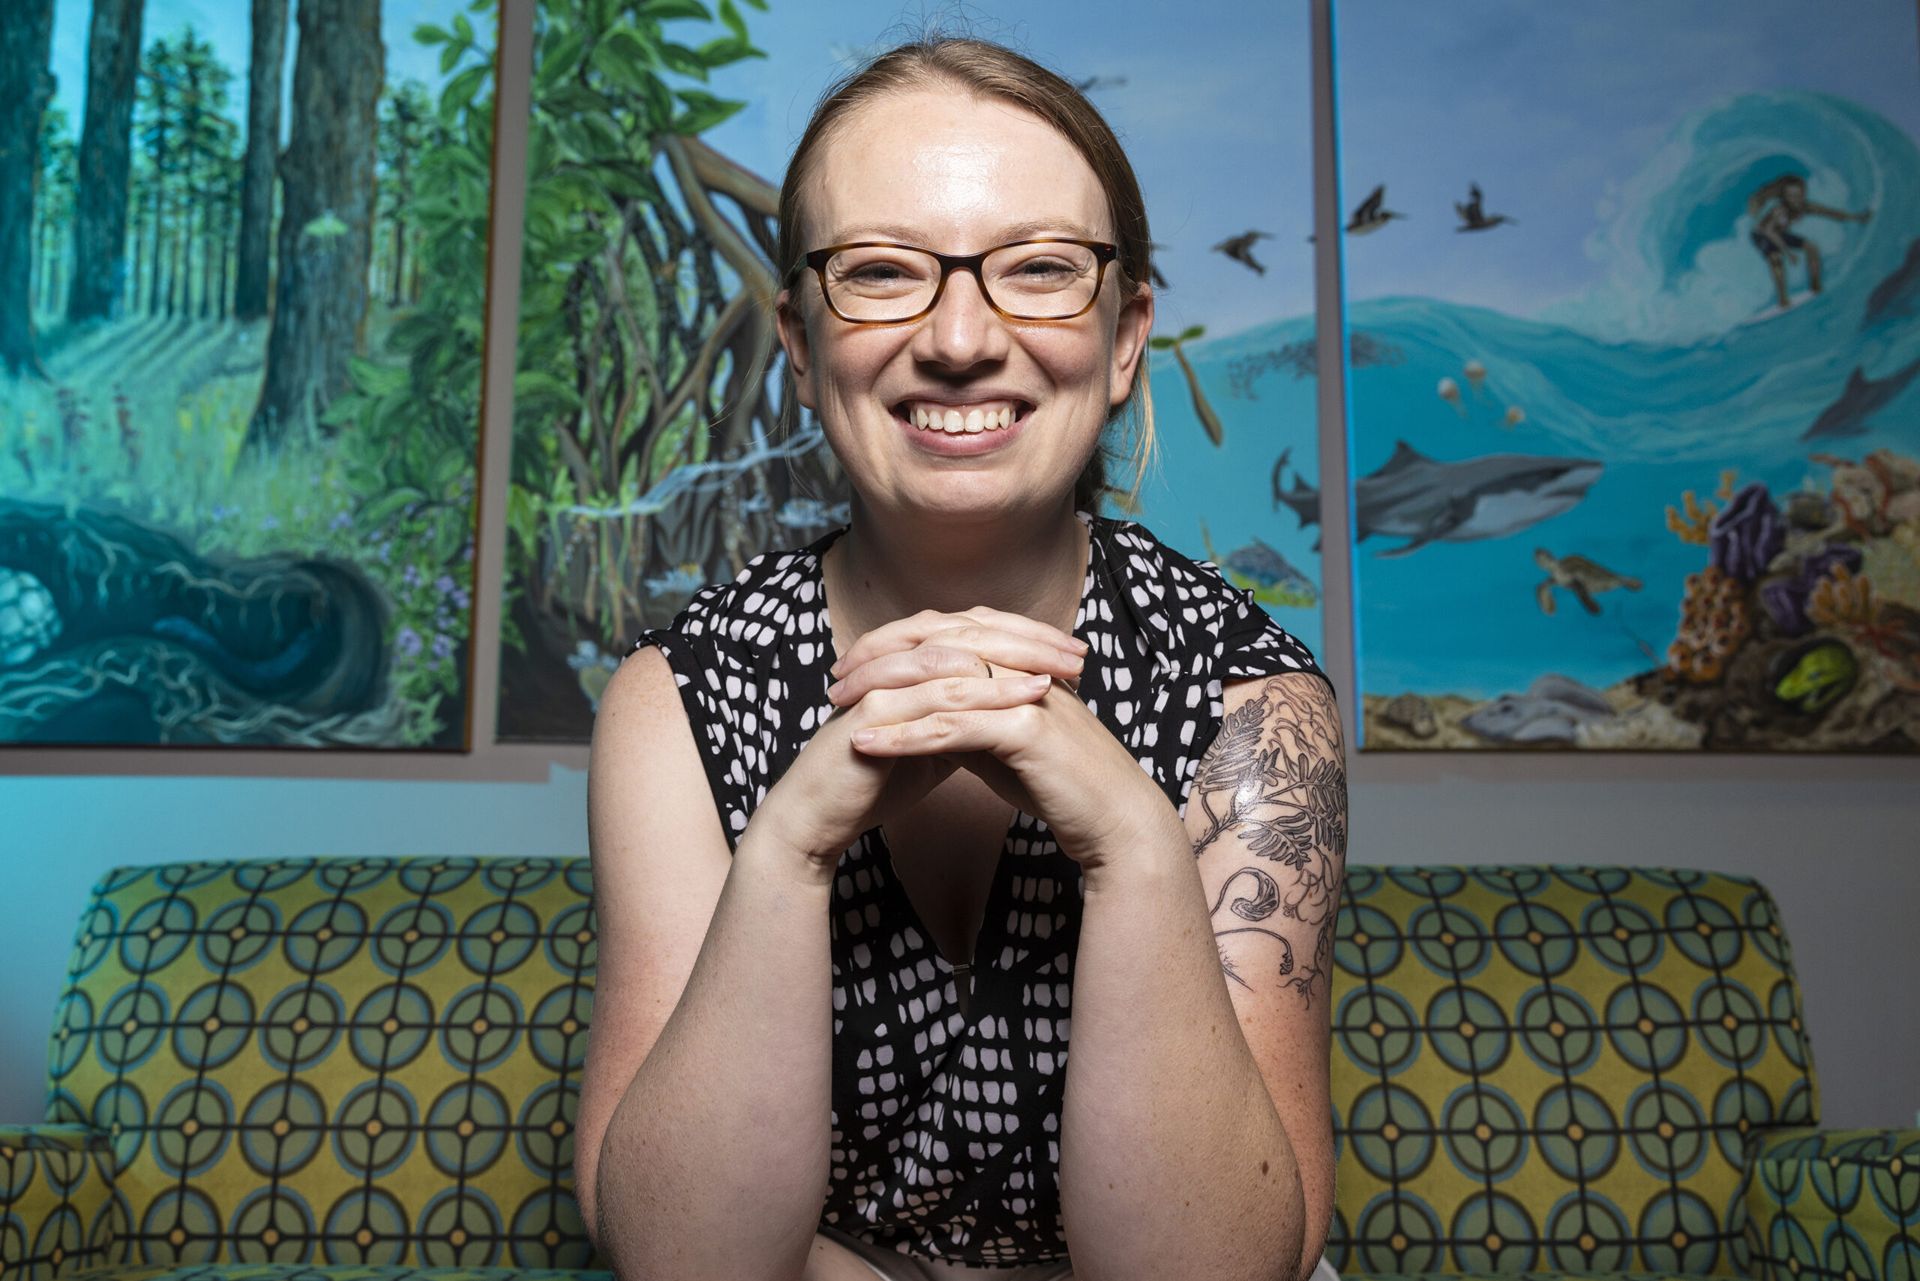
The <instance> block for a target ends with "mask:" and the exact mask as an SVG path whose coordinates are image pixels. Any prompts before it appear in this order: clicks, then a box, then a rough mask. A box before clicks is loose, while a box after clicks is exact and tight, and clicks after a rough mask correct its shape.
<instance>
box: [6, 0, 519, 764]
mask: <svg viewBox="0 0 1920 1281" xmlns="http://www.w3.org/2000/svg"><path fill="white" fill-rule="evenodd" d="M469 14H474V15H478V18H477V22H478V25H479V28H483V29H484V30H482V29H477V28H476V19H474V18H470V17H469V16H468V15H469ZM496 27H497V22H496V17H495V13H494V8H493V6H492V4H491V3H490V0H482V2H481V3H477V4H472V5H467V6H465V7H464V8H463V7H462V6H461V5H460V4H456V3H453V2H451V0H298V3H297V4H296V3H295V2H294V0H20V3H16V4H12V5H10V6H9V7H8V10H7V17H6V20H5V22H4V23H0V117H3V118H0V132H3V133H4V136H5V137H7V138H9V139H12V140H14V141H15V142H16V143H18V142H20V141H21V140H25V142H26V143H27V144H28V145H24V146H22V145H12V146H9V147H7V148H5V149H4V150H0V744H9V745H28V744H47V743H65V744H92V745H102V746H105V745H131V744H155V745H161V744H165V745H191V746H200V747H215V746H221V747H259V746H273V747H306V748H388V749H399V748H426V749H461V748H464V747H465V745H466V743H467V739H468V737H469V720H470V716H469V711H468V691H469V687H470V684H471V680H470V673H469V657H470V648H471V647H470V645H469V643H468V631H469V620H470V617H471V604H472V588H473V582H472V578H473V561H472V557H473V528H474V503H473V492H474V474H475V467H476V454H477V439H478V423H479V406H480V353H481V332H480V326H481V319H482V317H484V315H485V293H486V278H485V266H486V258H487V254H486V245H487V232H488V227H487V218H488V206H489V193H490V191H491V187H492V169H493V136H492V135H493V96H494V41H495V30H496Z"/></svg>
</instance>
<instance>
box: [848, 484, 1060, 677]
mask: <svg viewBox="0 0 1920 1281" xmlns="http://www.w3.org/2000/svg"><path fill="white" fill-rule="evenodd" d="M1090 537H1091V531H1090V530H1089V528H1088V527H1087V525H1086V524H1085V523H1084V522H1082V521H1081V520H1080V518H1079V517H1078V516H1077V515H1075V514H1074V511H1073V509H1072V508H1071V507H1067V508H1065V509H1064V515H1062V514H1061V513H1059V512H1056V513H1054V514H1051V515H1046V516H1036V517H1034V518H1033V519H1031V520H1025V519H1012V518H1004V519H997V520H994V521H991V522H986V523H981V524H971V525H961V526H947V527H941V528H936V527H930V526H929V523H928V522H927V520H926V519H925V518H924V517H923V516H915V517H913V518H912V523H911V524H908V523H907V522H905V521H899V520H896V521H894V522H890V521H889V520H888V518H887V517H886V516H884V515H882V514H877V513H875V512H873V511H871V510H868V509H864V508H861V507H860V506H859V505H858V504H856V505H855V510H854V514H853V520H852V522H851V523H850V524H849V525H848V527H847V532H846V533H844V534H842V535H841V536H840V537H839V538H837V539H835V540H834V542H833V545H832V546H830V547H829V548H827V550H826V553H825V554H824V555H823V556H822V558H821V580H822V582H823V584H824V585H825V587H826V590H827V596H828V600H827V611H828V613H829V614H830V615H831V619H832V622H833V632H834V636H833V639H834V643H835V648H836V650H837V652H838V653H840V654H845V653H846V652H847V651H848V650H850V649H851V648H852V647H853V643H854V642H855V641H857V640H859V639H860V637H862V636H863V635H865V634H866V633H867V632H869V631H871V630H873V629H874V628H876V627H882V626H885V625H886V624H887V623H890V622H893V621H894V620H896V619H900V618H906V617H907V616H909V615H911V614H916V613H918V612H920V611H921V610H923V609H931V610H937V611H939V612H942V613H959V612H960V611H962V610H965V609H970V608H972V607H973V606H975V605H984V606H987V607H989V608H992V609H998V610H1004V611H1005V612H1007V613H1010V614H1021V615H1024V616H1025V617H1027V618H1033V619H1038V620H1039V621H1040V622H1043V623H1047V624H1050V625H1052V626H1054V627H1058V628H1059V629H1060V630H1061V631H1063V632H1067V633H1068V634H1071V633H1072V631H1073V625H1074V622H1075V619H1076V618H1077V617H1078V615H1079V613H1080V600H1081V597H1082V595H1083V592H1084V588H1085V584H1086V574H1087V569H1088V567H1089V564H1090V560H1089V558H1090V557H1091V555H1092V552H1093V549H1092V548H1091V547H1090V546H1089V545H1088V540H1089V538H1090Z"/></svg>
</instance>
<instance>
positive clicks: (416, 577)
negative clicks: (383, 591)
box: [400, 565, 420, 587]
mask: <svg viewBox="0 0 1920 1281" xmlns="http://www.w3.org/2000/svg"><path fill="white" fill-rule="evenodd" d="M400 581H401V582H402V583H405V584H406V585H407V586H408V587H418V586H419V585H420V567H419V566H418V565H409V566H407V568H406V571H405V572H404V573H402V574H401V575H400Z"/></svg>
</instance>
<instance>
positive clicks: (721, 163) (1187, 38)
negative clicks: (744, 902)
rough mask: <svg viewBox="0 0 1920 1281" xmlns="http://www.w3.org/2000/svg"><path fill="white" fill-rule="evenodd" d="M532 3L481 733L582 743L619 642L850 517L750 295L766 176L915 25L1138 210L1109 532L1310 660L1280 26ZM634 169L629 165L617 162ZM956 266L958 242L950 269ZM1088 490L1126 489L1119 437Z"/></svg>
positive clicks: (1083, 3) (781, 6) (1287, 72)
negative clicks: (1137, 451)
mask: <svg viewBox="0 0 1920 1281" xmlns="http://www.w3.org/2000/svg"><path fill="white" fill-rule="evenodd" d="M615 9H616V10H617V11H618V13H619V15H620V21H618V22H616V23H614V24H612V25H608V24H607V23H606V22H605V21H604V15H605V13H606V12H608V10H607V7H606V6H604V5H590V4H586V3H584V2H583V0H541V3H540V4H539V6H538V8H537V10H536V17H535V25H536V31H535V46H534V66H533V92H532V121H531V125H530V132H529V145H528V180H527V182H528V200H527V224H526V247H525V251H524V261H523V266H522V294H521V314H520V329H519V335H518V344H517V352H518V370H517V373H516V376H515V400H514V452H513V473H512V490H511V495H510V499H509V507H508V514H507V515H508V536H507V567H506V575H507V579H506V583H505V587H504V592H503V625H502V638H501V644H502V650H501V662H500V681H501V688H500V702H499V722H498V727H497V732H498V737H499V738H500V739H501V740H503V741H541V742H580V743H584V742H586V741H588V739H589V738H590V736H591V733H592V727H593V716H594V712H595V709H596V708H597V706H598V699H599V695H600V691H601V690H603V689H604V688H605V687H606V683H607V681H608V679H609V678H610V676H611V674H612V672H613V670H614V669H615V668H616V667H617V666H618V665H619V662H620V659H621V658H622V657H623V656H624V655H625V653H626V651H627V650H628V649H629V648H630V647H631V645H632V642H633V639H634V637H635V636H636V635H637V634H638V633H639V632H640V630H641V629H643V628H647V627H661V626H665V625H667V624H668V623H670V622H671V621H672V619H673V617H674V616H675V614H677V613H678V612H679V611H680V610H681V609H683V608H685V606H686V605H687V603H688V601H689V600H690V599H691V598H692V596H693V594H694V593H695V592H697V591H699V590H700V589H701V588H702V587H704V586H705V585H707V584H709V583H713V582H718V581H724V580H726V579H730V578H732V577H734V576H735V575H736V574H738V573H739V572H740V570H741V568H742V567H743V566H744V565H745V564H746V562H747V561H748V560H750V559H752V558H753V557H755V556H757V555H760V554H762V553H765V552H773V551H780V550H784V549H787V548H792V547H796V546H799V545H801V544H804V543H807V542H811V541H812V540H814V539H816V538H818V537H819V536H820V535H821V534H822V533H824V532H826V531H827V530H828V529H829V528H832V527H834V526H836V525H842V524H845V523H846V522H847V520H848V518H849V500H850V493H849V490H848V487H847V484H846V481H845V478H844V476H843V475H842V474H841V472H840V469H839V466H838V463H837V462H836V461H835V460H834V458H833V456H832V454H831V451H830V450H829V449H828V448H827V446H826V443H825V437H824V434H823V433H822V432H821V430H820V428H819V426H818V424H817V423H815V422H814V421H813V420H812V417H811V415H810V414H806V413H804V412H800V411H799V410H798V407H797V405H789V404H788V403H787V402H786V397H785V393H784V381H783V375H784V369H783V358H782V357H781V355H780V352H779V349H778V347H777V345H776V344H775V343H774V341H773V335H772V325H771V319H770V316H769V315H768V314H767V313H766V311H765V309H764V308H763V307H762V306H761V304H760V303H759V302H758V301H757V298H756V295H757V294H758V292H759V291H761V290H765V291H766V295H765V296H766V297H768V298H770V297H771V294H772V289H771V288H770V287H769V286H770V285H771V282H772V280H773V278H774V274H775V269H774V267H773V265H772V263H771V256H772V252H773V244H772V240H773V234H774V229H775V224H774V216H775V213H776V211H777V210H776V206H777V200H778V192H779V185H780V181H781V178H782V176H783V175H784V173H785V169H786V164H787V159H788V157H789V156H790V155H791V153H792V150H793V148H794V146H795V144H796V143H797V142H798V141H799V137H800V133H801V131H802V130H803V129H804V128H805V126H806V122H807V119H808V116H809V115H810V113H811V112H812V109H813V106H814V103H815V102H816V100H817V99H818V98H819V96H820V94H821V92H822V91H823V90H824V89H825V88H826V87H827V86H828V85H829V84H830V83H831V82H832V81H834V80H835V79H837V78H839V77H840V76H841V75H843V74H845V73H846V72H848V71H849V70H851V69H853V68H854V67H856V66H858V65H859V64H861V63H862V62H864V61H865V60H866V59H867V58H868V57H869V56H871V55H872V54H875V53H878V52H880V51H881V50H883V49H886V48H889V47H891V46H892V45H894V44H896V43H899V42H901V41H902V40H905V39H909V38H912V37H915V36H918V35H921V34H923V33H926V32H930V31H945V32H950V33H954V34H965V35H973V36H978V37H981V38H984V39H989V40H995V41H998V42H1000V43H1003V44H1008V45H1010V46H1012V47H1013V48H1015V49H1017V50H1019V51H1020V52H1023V53H1025V54H1027V55H1028V56H1030V57H1033V58H1036V59H1038V60H1039V61H1041V62H1042V63H1044V64H1046V65H1048V66H1050V67H1052V68H1053V69H1054V70H1056V71H1058V72H1059V73H1060V74H1062V75H1064V76H1066V77H1068V78H1069V79H1071V80H1073V81H1074V83H1076V84H1077V85H1079V86H1080V88H1081V89H1082V91H1083V92H1085V93H1086V94H1087V95H1088V96H1089V98H1090V99H1091V100H1092V101H1093V103H1094V104H1095V106H1097V107H1098V108H1099V109H1100V111H1101V112H1102V113H1103V114H1104V115H1105V116H1106V118H1107V120H1108V122H1109V123H1110V124H1111V125H1112V126H1113V127H1114V130H1115V132H1116V133H1117V134H1118V135H1119V137H1120V141H1121V143H1122V145H1123V146H1124V147H1125V148H1126V150H1127V154H1128V157H1129V159H1130V161H1131V163H1132V164H1133V166H1134V169H1135V172H1136V175H1137V177H1138V179H1139V182H1140V185H1141V188H1142V192H1143V194H1144V196H1145V199H1146V204H1147V212H1148V218H1149V222H1150V226H1151V232H1152V239H1153V242H1154V249H1153V284H1154V288H1155V290H1156V293H1157V311H1156V315H1155V323H1154V334H1155V337H1154V338H1153V339H1152V344H1153V345H1152V349H1151V350H1150V351H1149V353H1148V355H1147V358H1146V359H1147V368H1148V371H1149V378H1150V384H1151V391H1152V397H1153V409H1154V417H1155V424H1156V432H1157V454H1156V456H1155V458H1154V459H1153V461H1152V463H1151V465H1150V466H1149V468H1148V470H1147V473H1146V475H1145V478H1144V480H1143V482H1142V484H1141V487H1140V491H1139V494H1138V497H1137V500H1136V501H1134V502H1133V503H1132V504H1131V505H1129V506H1126V507H1122V506H1121V505H1120V504H1119V502H1117V501H1116V500H1114V499H1113V498H1109V499H1107V500H1106V501H1105V502H1104V503H1103V504H1102V512H1101V514H1103V515H1107V516H1111V517H1116V518H1122V519H1128V520H1137V521H1140V522H1142V523H1143V524H1145V525H1146V526H1147V527H1148V528H1149V529H1151V530H1152V531H1153V532H1154V533H1155V534H1157V535H1158V536H1159V537H1160V538H1162V539H1164V540H1165V541H1166V542H1167V543H1169V544H1170V545H1172V546H1173V547H1175V548H1176V549H1178V550H1179V551H1181V552H1182V553H1184V554H1186V555H1188V556H1190V557H1192V558H1193V559H1195V560H1210V561H1212V562H1214V563H1215V564H1216V565H1218V566H1219V568H1220V571H1221V573H1222V574H1223V576H1224V577H1225V578H1226V579H1227V580H1228V581H1229V582H1231V583H1233V584H1235V585H1236V586H1239V587H1242V588H1244V589H1246V590H1248V591H1250V592H1252V593H1253V594H1254V596H1255V598H1256V599H1257V600H1259V602H1260V603H1261V605H1262V607H1263V608H1265V609H1267V610H1268V611H1269V613H1271V614H1272V615H1273V617H1274V618H1275V619H1276V620H1277V621H1279V622H1280V623H1281V625H1282V626H1284V627H1286V628H1287V629H1288V630H1289V631H1291V632H1293V633H1294V634H1295V635H1297V636H1298V637H1300V638H1301V639H1302V640H1303V641H1305V642H1306V643H1307V644H1308V645H1309V646H1312V647H1315V648H1317V647H1318V646H1319V644H1320V621H1319V620H1320V607H1319V601H1320V596H1321V587H1320V582H1319V575H1320V561H1319V557H1318V555H1317V554H1316V553H1315V551H1314V550H1313V548H1314V530H1312V529H1311V528H1307V527H1305V526H1303V525H1302V524H1301V523H1300V522H1299V521H1298V520H1296V518H1295V515H1294V511H1293V510H1290V509H1288V508H1285V507H1281V506H1279V505H1277V504H1275V503H1274V502H1273V501H1272V500H1271V496H1270V495H1271V488H1272V487H1271V484H1270V482H1269V479H1268V478H1269V476H1270V474H1271V473H1272V472H1273V471H1274V470H1275V468H1276V467H1279V468H1281V469H1282V470H1284V471H1285V473H1286V475H1287V476H1288V477H1289V478H1290V479H1291V480H1295V481H1298V480H1300V479H1301V478H1304V480H1305V483H1307V484H1308V485H1316V484H1317V483H1318V475H1319V459H1318V450H1317V447H1316V438H1315V429H1314V412H1315V404H1316V397H1317V388H1316V386H1315V382H1314V378H1313V368H1314V366H1313V314H1312V313H1313V272H1312V266H1313V256H1312V255H1313V245H1312V244H1311V243H1310V242H1309V240H1308V235H1309V233H1310V232H1311V231H1312V186H1311V181H1310V179H1311V172H1312V167H1311V149H1310V142H1311V120H1310V96H1309V85H1310V75H1309V64H1308V48H1309V40H1308V24H1307V12H1306V10H1305V9H1304V8H1302V9H1298V10H1294V9H1276V10H1272V11H1267V10H1261V11H1258V12H1255V11H1253V10H1250V9H1249V8H1248V7H1247V6H1246V5H1245V4H1242V3H1226V2H1224V0H1207V2H1205V3H1197V4H1188V5H1183V6H1180V7H1178V8H1177V9H1168V8H1167V7H1166V6H1163V5H1153V4H1149V3H1146V2H1145V0H1118V2H1114V3H1093V0H1073V2H1070V3H1058V4H1049V5H1043V6H1034V5H1016V4H1013V3H1010V2H1007V0H995V2H993V3H972V4H967V5H940V6H927V5H917V4H905V5H903V4H901V3H900V2H899V0H848V2H846V3H840V4H834V5H817V4H798V3H793V2H792V0H741V3H740V4H738V5H736V4H734V3H733V2H732V0H717V2H715V3H711V4H709V3H706V2H705V0H676V3H673V4H671V5H662V4H648V5H644V6H627V5H619V6H615ZM648 156H650V157H652V162H651V163H646V162H643V161H642V160H640V159H638V157H648ZM948 248H953V249H960V248H968V247H966V246H951V247H948ZM1109 445H1110V448H1111V449H1113V450H1114V451H1115V452H1118V453H1120V454H1121V455H1122V457H1121V458H1120V460H1119V461H1118V462H1110V463H1109V466H1108V481H1109V483H1110V484H1115V485H1118V486H1119V487H1120V488H1121V489H1122V491H1123V496H1124V491H1125V490H1126V489H1127V488H1128V487H1129V486H1130V483H1131V481H1132V479H1133V469H1132V465H1131V461H1130V446H1131V440H1130V439H1129V438H1128V437H1127V433H1126V430H1125V428H1124V427H1122V428H1121V429H1119V430H1117V431H1116V432H1115V433H1113V434H1112V436H1111V437H1110V438H1109Z"/></svg>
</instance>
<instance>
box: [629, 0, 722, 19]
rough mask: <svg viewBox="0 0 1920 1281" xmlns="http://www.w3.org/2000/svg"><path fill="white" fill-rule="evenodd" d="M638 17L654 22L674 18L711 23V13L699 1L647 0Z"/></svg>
mask: <svg viewBox="0 0 1920 1281" xmlns="http://www.w3.org/2000/svg"><path fill="white" fill-rule="evenodd" d="M640 16H641V17H643V18H651V19H653V20H654V21H655V22H669V21H672V20H673V19H675V18H699V19H700V20H701V21H703V22H712V21H713V11H712V10H711V9H709V8H707V6H705V5H704V4H701V3H700V0H647V2H646V3H645V4H643V5H641V6H640Z"/></svg>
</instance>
